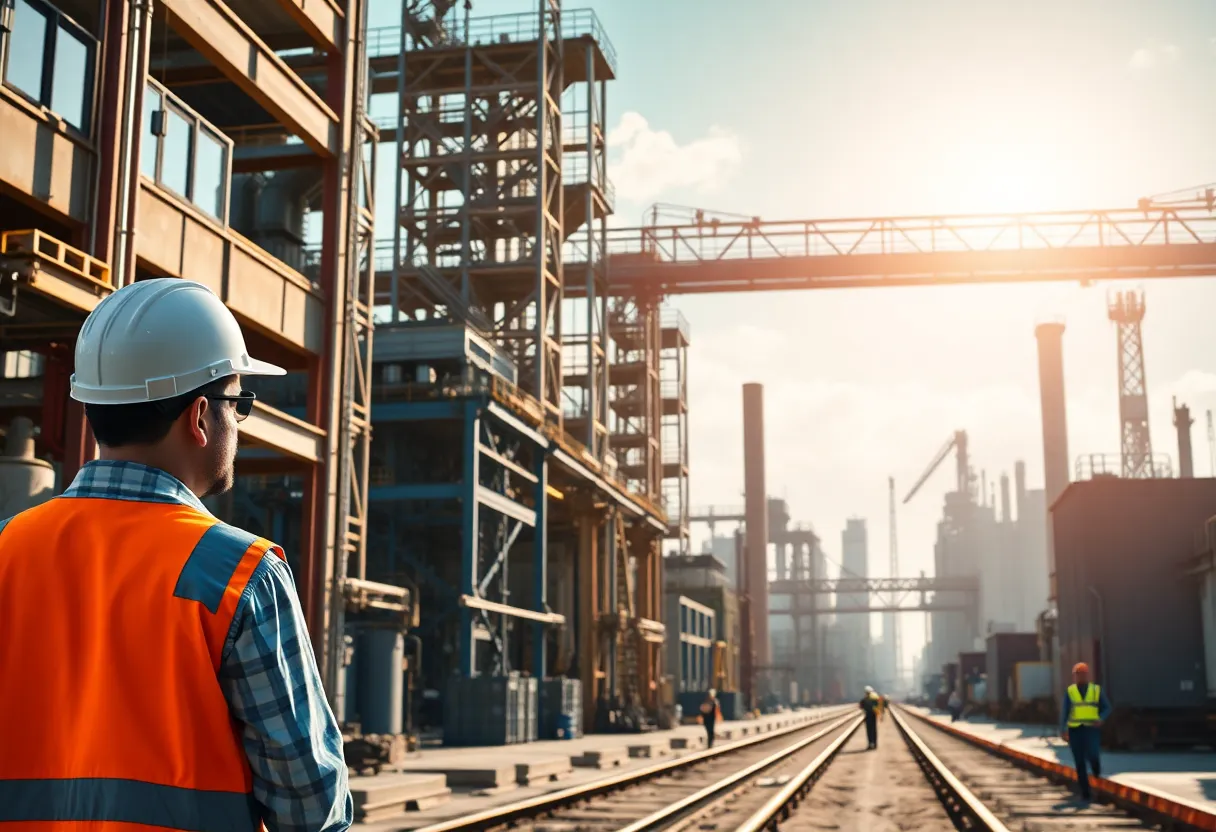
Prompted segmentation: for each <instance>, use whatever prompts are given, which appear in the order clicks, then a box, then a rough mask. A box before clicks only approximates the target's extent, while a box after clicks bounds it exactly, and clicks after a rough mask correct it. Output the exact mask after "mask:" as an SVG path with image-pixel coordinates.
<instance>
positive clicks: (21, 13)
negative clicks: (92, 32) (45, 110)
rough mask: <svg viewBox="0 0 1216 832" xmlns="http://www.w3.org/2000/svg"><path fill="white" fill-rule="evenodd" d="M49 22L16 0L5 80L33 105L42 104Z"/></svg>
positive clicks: (29, 5)
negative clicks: (31, 100) (37, 102)
mask: <svg viewBox="0 0 1216 832" xmlns="http://www.w3.org/2000/svg"><path fill="white" fill-rule="evenodd" d="M49 31H50V21H48V20H47V17H46V15H45V14H43V13H42V12H41V11H39V10H38V9H37V8H36V7H34V6H33V5H31V4H30V3H29V0H17V5H16V7H15V8H14V9H13V32H12V34H11V35H10V36H9V39H8V66H6V67H5V70H4V80H5V81H7V82H8V83H9V84H11V85H13V86H14V87H16V88H17V89H19V90H21V91H22V92H23V93H25V94H26V95H27V96H29V97H30V98H32V99H34V100H35V101H41V100H42V79H43V74H44V73H43V66H44V62H45V60H46V42H47V35H48V33H49Z"/></svg>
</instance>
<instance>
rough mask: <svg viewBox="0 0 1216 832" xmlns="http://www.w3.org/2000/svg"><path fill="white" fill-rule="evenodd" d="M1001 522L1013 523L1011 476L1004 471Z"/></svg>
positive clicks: (1002, 476) (1002, 475) (1002, 474)
mask: <svg viewBox="0 0 1216 832" xmlns="http://www.w3.org/2000/svg"><path fill="white" fill-rule="evenodd" d="M1001 522H1002V523H1012V522H1013V517H1011V516H1010V507H1009V475H1008V474H1007V473H1005V472H1004V471H1002V472H1001Z"/></svg>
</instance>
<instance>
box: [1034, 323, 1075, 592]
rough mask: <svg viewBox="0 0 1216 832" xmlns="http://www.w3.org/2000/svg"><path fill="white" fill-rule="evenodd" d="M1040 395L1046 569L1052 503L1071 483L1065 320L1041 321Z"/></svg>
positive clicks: (1050, 563)
mask: <svg viewBox="0 0 1216 832" xmlns="http://www.w3.org/2000/svg"><path fill="white" fill-rule="evenodd" d="M1034 334H1035V338H1037V339H1038V341H1039V398H1040V402H1041V404H1042V408H1043V481H1044V482H1043V484H1044V490H1045V492H1046V493H1045V495H1044V496H1045V497H1046V503H1047V518H1048V534H1047V571H1048V573H1049V574H1051V575H1055V572H1056V555H1055V541H1054V536H1053V534H1052V533H1051V507H1052V505H1054V504H1055V501H1056V499H1057V498H1059V496H1060V494H1061V493H1062V492H1063V491H1064V489H1065V488H1067V487H1068V417H1067V412H1066V409H1065V401H1064V324H1063V323H1062V322H1060V321H1052V322H1050V323H1043V324H1039V325H1038V326H1037V327H1035V330H1034Z"/></svg>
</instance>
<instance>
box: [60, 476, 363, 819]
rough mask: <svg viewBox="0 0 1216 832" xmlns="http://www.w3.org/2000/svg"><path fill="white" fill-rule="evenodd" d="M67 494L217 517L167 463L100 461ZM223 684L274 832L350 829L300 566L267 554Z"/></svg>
mask: <svg viewBox="0 0 1216 832" xmlns="http://www.w3.org/2000/svg"><path fill="white" fill-rule="evenodd" d="M64 496H65V497H101V498H105V499H112V500H136V501H139V502H154V503H182V504H184V505H187V506H190V507H191V508H193V509H195V510H197V511H201V512H203V513H205V514H208V515H210V512H209V511H207V509H206V508H205V507H204V506H203V504H202V502H201V501H200V500H199V498H198V497H196V496H195V495H194V493H193V492H192V491H190V489H188V488H186V486H185V485H184V484H183V483H182V482H181V481H180V480H178V479H177V478H176V477H173V476H171V475H169V474H167V473H165V472H164V471H161V470H158V469H156V468H149V467H147V466H145V465H139V464H137V463H134V462H112V461H106V460H95V461H93V462H89V463H87V464H86V465H85V466H84V467H83V468H81V469H80V473H79V474H77V475H76V479H75V480H74V481H73V482H72V485H71V486H70V487H69V488H68V489H67V490H66V491H65V492H64ZM219 680H220V686H221V687H222V688H223V691H224V696H225V698H226V699H227V700H228V706H229V708H231V710H232V715H233V717H234V718H235V719H236V720H237V721H238V722H240V723H241V724H242V725H243V726H244V743H245V753H246V755H247V756H248V757H249V764H250V766H251V767H252V768H253V795H254V798H255V799H256V800H257V802H258V805H259V806H260V807H261V809H262V821H263V823H265V824H266V828H267V829H268V830H270V832H340V830H344V829H349V828H350V825H351V823H352V822H353V820H354V817H353V816H354V806H353V803H352V801H351V795H350V786H349V784H348V782H347V774H346V762H345V760H344V758H343V756H342V736H341V734H340V733H339V731H338V724H337V721H336V720H335V719H334V715H333V711H331V710H330V707H329V703H328V701H326V698H325V691H324V689H323V688H322V686H321V677H320V674H318V672H317V661H316V658H315V657H314V656H313V652H312V644H311V643H310V642H309V639H308V631H307V629H306V627H305V625H304V614H303V611H302V610H301V609H300V601H299V598H298V597H297V595H296V590H295V582H294V580H293V578H292V575H291V569H290V567H288V566H287V564H286V562H284V561H283V560H282V559H280V558H279V557H277V556H275V555H273V554H267V555H266V556H265V557H264V558H263V559H262V562H261V563H260V564H258V567H257V568H256V569H255V570H254V572H253V575H251V576H250V578H249V583H248V585H247V586H246V589H245V593H244V595H243V596H242V598H241V603H240V605H239V606H238V607H237V610H236V615H235V617H234V618H233V621H232V630H231V631H230V632H229V633H228V639H227V641H226V642H225V644H224V649H223V652H222V653H221V656H220V674H219Z"/></svg>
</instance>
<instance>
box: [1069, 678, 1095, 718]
mask: <svg viewBox="0 0 1216 832" xmlns="http://www.w3.org/2000/svg"><path fill="white" fill-rule="evenodd" d="M1099 696H1100V694H1099V691H1098V686H1097V685H1095V684H1094V683H1093V682H1090V683H1089V687H1088V688H1087V689H1086V691H1085V698H1084V699H1082V698H1081V690H1080V688H1078V687H1077V686H1076V685H1069V686H1068V701H1069V704H1070V705H1071V706H1072V707H1071V709H1070V711H1071V712H1070V713H1069V715H1068V727H1069V728H1081V727H1083V726H1086V725H1093V724H1094V723H1095V722H1097V721H1098V699H1099Z"/></svg>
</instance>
